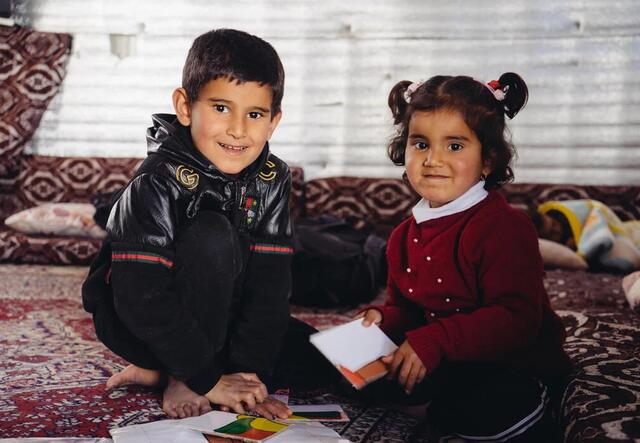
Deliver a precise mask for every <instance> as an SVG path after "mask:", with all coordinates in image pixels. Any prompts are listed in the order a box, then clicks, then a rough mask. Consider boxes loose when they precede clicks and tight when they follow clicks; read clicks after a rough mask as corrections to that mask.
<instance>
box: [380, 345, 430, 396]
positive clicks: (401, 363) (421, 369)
mask: <svg viewBox="0 0 640 443" xmlns="http://www.w3.org/2000/svg"><path fill="white" fill-rule="evenodd" d="M382 361H383V362H384V363H386V364H388V365H389V375H388V376H387V378H389V379H394V378H397V379H398V384H399V385H400V386H402V387H404V391H405V392H406V393H407V394H410V393H411V391H413V388H414V386H415V385H416V384H417V383H420V382H421V381H422V380H423V379H424V376H425V375H426V374H427V368H425V366H424V364H422V360H420V357H418V354H416V353H415V351H414V350H413V348H412V347H411V345H410V344H409V342H408V341H406V340H405V341H404V343H402V345H400V347H399V348H398V349H396V351H395V352H394V353H393V354H389V355H387V356H386V357H382Z"/></svg>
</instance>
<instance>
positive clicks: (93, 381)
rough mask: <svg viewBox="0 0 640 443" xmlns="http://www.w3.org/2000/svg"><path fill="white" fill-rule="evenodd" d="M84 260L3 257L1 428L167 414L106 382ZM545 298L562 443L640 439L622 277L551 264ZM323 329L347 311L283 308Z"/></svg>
mask: <svg viewBox="0 0 640 443" xmlns="http://www.w3.org/2000/svg"><path fill="white" fill-rule="evenodd" d="M86 271H87V268H84V267H45V266H33V265H29V266H28V265H22V266H15V265H3V266H0V344H1V346H0V436H2V437H63V436H64V437H107V436H108V429H109V428H111V427H115V426H118V427H120V426H126V425H129V424H134V423H144V422H147V421H153V420H158V419H161V418H163V417H164V414H163V412H162V411H161V409H160V398H161V397H160V392H154V391H152V390H149V389H144V388H140V387H127V388H121V389H117V390H114V391H106V390H105V389H104V383H105V381H106V379H107V378H108V376H109V375H111V374H112V373H114V372H115V371H118V370H119V369H120V368H122V367H123V365H124V364H125V362H124V361H123V360H121V359H120V358H118V357H116V356H115V355H113V354H112V353H111V352H110V351H108V350H107V349H106V348H105V347H103V346H102V345H101V344H100V343H98V342H97V341H96V338H95V335H94V331H93V325H92V322H91V318H90V316H89V315H88V314H87V313H85V312H84V311H83V310H82V306H81V302H80V285H81V284H82V281H83V279H84V276H85V274H86ZM545 283H546V286H547V290H548V292H549V294H550V296H551V300H552V304H553V305H554V307H555V308H556V309H558V310H559V312H560V314H561V316H562V318H563V320H564V321H565V325H566V326H567V331H568V335H569V338H568V340H567V344H566V349H567V351H568V352H569V354H570V355H571V357H572V359H573V360H574V362H575V363H576V371H575V374H574V376H573V378H572V381H571V383H570V384H569V386H568V387H567V390H566V392H565V395H564V398H563V399H562V401H563V402H562V405H561V408H560V411H561V414H560V415H561V420H562V424H563V426H564V429H565V441H567V442H602V441H605V442H606V441H611V442H622V441H640V352H639V349H638V343H640V316H638V315H637V314H635V313H633V312H632V311H631V310H629V308H628V307H627V306H626V304H625V301H624V297H623V295H622V293H621V289H620V278H619V277H616V276H611V275H606V274H588V273H584V272H562V271H551V272H549V273H548V275H547V279H546V282H545ZM292 310H293V312H294V314H295V315H296V316H297V317H299V318H300V319H302V320H304V321H307V322H309V323H311V324H312V325H314V326H315V327H317V328H319V329H322V328H325V327H328V326H331V325H334V324H339V323H342V322H344V321H345V320H347V319H348V318H349V317H350V315H351V314H352V313H353V312H354V310H353V309H339V310H332V311H330V310H320V309H309V308H298V307H295V308H293V309H292ZM292 401H293V402H303V401H304V402H313V403H341V404H342V405H343V407H344V408H345V410H346V411H347V413H348V414H349V417H350V418H351V421H350V422H349V423H347V424H342V423H339V424H334V425H332V426H333V427H334V428H335V429H336V430H337V431H338V432H340V433H341V434H342V435H344V436H345V437H347V438H349V439H350V440H351V441H354V442H389V443H391V442H394V443H395V442H405V441H414V442H432V441H437V436H436V435H435V433H434V431H433V430H431V429H430V428H429V427H428V426H427V425H425V424H424V423H421V422H420V421H419V420H417V419H415V418H412V417H411V416H409V415H406V414H404V413H401V412H398V411H393V410H389V409H385V408H382V407H380V406H376V405H370V404H364V403H362V402H359V401H356V400H353V399H348V398H346V397H343V396H339V395H338V394H333V393H326V392H320V391H318V392H306V393H295V392H294V393H293V395H292Z"/></svg>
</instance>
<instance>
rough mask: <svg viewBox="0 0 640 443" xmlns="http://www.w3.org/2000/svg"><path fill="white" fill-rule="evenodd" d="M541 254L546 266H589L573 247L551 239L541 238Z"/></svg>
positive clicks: (567, 267) (576, 267)
mask: <svg viewBox="0 0 640 443" xmlns="http://www.w3.org/2000/svg"><path fill="white" fill-rule="evenodd" d="M538 242H539V244H540V255H542V261H543V262H544V265H545V266H546V267H550V268H562V269H575V270H585V269H587V268H588V267H589V265H588V264H587V262H586V261H585V259H584V258H582V257H580V256H579V255H578V254H576V253H575V252H574V251H573V250H571V248H568V247H566V246H565V245H561V244H560V243H556V242H554V241H551V240H545V239H544V238H539V239H538Z"/></svg>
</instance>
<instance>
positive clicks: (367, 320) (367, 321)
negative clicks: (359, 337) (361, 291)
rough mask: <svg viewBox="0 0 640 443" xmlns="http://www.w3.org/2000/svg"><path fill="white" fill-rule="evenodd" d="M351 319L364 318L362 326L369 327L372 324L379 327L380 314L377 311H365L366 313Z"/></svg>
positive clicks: (363, 312)
mask: <svg viewBox="0 0 640 443" xmlns="http://www.w3.org/2000/svg"><path fill="white" fill-rule="evenodd" d="M353 318H354V319H356V318H364V320H362V326H365V327H369V326H371V325H372V324H374V323H375V324H376V325H379V324H380V322H381V321H382V314H381V313H380V311H378V310H377V309H367V310H366V311H362V312H360V313H358V315H356V316H355V317H353Z"/></svg>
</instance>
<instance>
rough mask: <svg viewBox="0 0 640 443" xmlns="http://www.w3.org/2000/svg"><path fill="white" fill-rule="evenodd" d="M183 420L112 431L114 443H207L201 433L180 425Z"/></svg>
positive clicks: (145, 424)
mask: <svg viewBox="0 0 640 443" xmlns="http://www.w3.org/2000/svg"><path fill="white" fill-rule="evenodd" d="M183 420H187V419H182V420H160V421H154V422H151V423H144V424H141V425H132V426H126V427H123V428H114V429H110V430H109V433H110V434H111V437H113V442H114V443H207V439H206V437H205V436H204V435H202V433H201V432H197V431H193V430H191V429H188V428H186V427H183V426H181V425H180V422H181V421H183Z"/></svg>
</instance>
